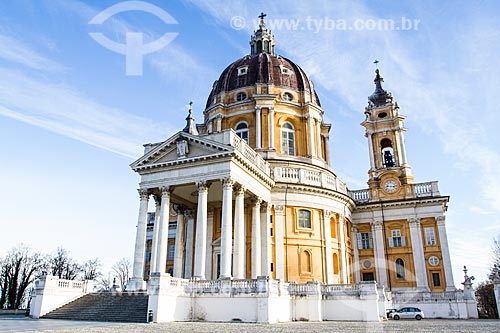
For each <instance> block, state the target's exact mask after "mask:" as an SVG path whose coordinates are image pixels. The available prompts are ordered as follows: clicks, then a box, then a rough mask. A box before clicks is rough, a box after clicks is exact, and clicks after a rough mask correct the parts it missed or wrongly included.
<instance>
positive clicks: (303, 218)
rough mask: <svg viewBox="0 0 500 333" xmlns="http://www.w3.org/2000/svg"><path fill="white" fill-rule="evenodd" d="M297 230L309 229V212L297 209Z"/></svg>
mask: <svg viewBox="0 0 500 333" xmlns="http://www.w3.org/2000/svg"><path fill="white" fill-rule="evenodd" d="M299 228H306V229H311V212H310V211H308V210H305V209H299Z"/></svg>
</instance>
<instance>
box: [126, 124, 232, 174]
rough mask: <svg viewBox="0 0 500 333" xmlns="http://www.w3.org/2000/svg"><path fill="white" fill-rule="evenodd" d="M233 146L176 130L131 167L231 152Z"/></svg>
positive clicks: (162, 163)
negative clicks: (176, 131)
mask: <svg viewBox="0 0 500 333" xmlns="http://www.w3.org/2000/svg"><path fill="white" fill-rule="evenodd" d="M233 151H234V148H233V147H231V146H228V145H225V144H222V143H219V142H217V141H213V140H209V139H207V138H204V137H203V136H198V135H192V134H189V133H185V132H178V133H176V134H174V135H173V136H171V137H170V138H168V139H167V140H165V141H164V142H162V143H159V144H157V145H155V146H154V147H153V148H152V149H151V150H150V151H148V152H147V153H146V154H144V156H142V157H141V158H139V159H138V160H137V161H135V162H134V163H132V164H131V165H130V167H131V168H132V169H134V170H135V169H137V168H142V167H154V166H163V165H168V164H170V163H175V164H177V163H182V162H187V161H193V160H197V159H203V158H206V157H213V156H217V155H225V154H227V153H232V152H233Z"/></svg>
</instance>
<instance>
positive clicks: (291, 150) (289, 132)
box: [281, 123, 295, 155]
mask: <svg viewBox="0 0 500 333" xmlns="http://www.w3.org/2000/svg"><path fill="white" fill-rule="evenodd" d="M281 153H282V154H285V155H295V130H294V129H293V126H292V124H290V123H284V124H283V126H281Z"/></svg>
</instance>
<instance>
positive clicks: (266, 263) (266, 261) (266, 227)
mask: <svg viewBox="0 0 500 333" xmlns="http://www.w3.org/2000/svg"><path fill="white" fill-rule="evenodd" d="M270 209H271V207H270V206H269V204H268V203H267V202H265V203H263V204H262V205H261V207H260V227H261V229H260V234H261V247H262V253H261V254H262V262H261V264H262V268H261V272H260V273H261V275H262V276H269V277H271V275H272V273H271V261H272V259H271V230H270V229H271V223H270V221H269V220H270V214H269V213H270Z"/></svg>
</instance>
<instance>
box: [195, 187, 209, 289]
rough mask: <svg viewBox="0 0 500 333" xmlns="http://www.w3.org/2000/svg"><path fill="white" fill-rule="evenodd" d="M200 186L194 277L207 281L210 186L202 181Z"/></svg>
mask: <svg viewBox="0 0 500 333" xmlns="http://www.w3.org/2000/svg"><path fill="white" fill-rule="evenodd" d="M196 185H197V186H198V210H197V213H196V244H195V249H194V277H195V278H197V279H200V280H204V279H205V259H206V255H207V197H208V185H207V182H206V181H200V182H198V183H197V184H196Z"/></svg>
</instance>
